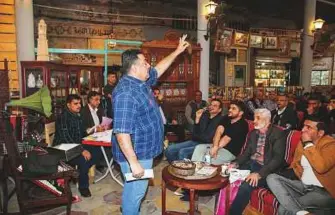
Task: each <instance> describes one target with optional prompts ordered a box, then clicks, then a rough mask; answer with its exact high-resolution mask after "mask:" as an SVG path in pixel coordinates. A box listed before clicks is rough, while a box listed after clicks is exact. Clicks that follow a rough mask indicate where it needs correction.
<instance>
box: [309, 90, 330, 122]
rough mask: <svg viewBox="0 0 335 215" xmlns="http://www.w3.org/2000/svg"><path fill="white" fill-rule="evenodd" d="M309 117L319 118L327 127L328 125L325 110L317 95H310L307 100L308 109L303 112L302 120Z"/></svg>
mask: <svg viewBox="0 0 335 215" xmlns="http://www.w3.org/2000/svg"><path fill="white" fill-rule="evenodd" d="M310 116H312V117H316V118H319V119H320V121H321V122H324V123H326V124H327V125H328V124H329V118H328V113H327V108H325V107H323V106H322V105H321V101H320V98H319V97H318V96H317V95H311V96H310V97H309V98H308V107H307V109H306V110H305V113H304V119H306V118H308V117H310ZM304 121H305V120H304Z"/></svg>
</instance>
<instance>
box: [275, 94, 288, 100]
mask: <svg viewBox="0 0 335 215" xmlns="http://www.w3.org/2000/svg"><path fill="white" fill-rule="evenodd" d="M277 96H285V97H286V98H287V99H288V95H287V94H286V93H278V95H277Z"/></svg>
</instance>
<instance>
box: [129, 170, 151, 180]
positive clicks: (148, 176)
mask: <svg viewBox="0 0 335 215" xmlns="http://www.w3.org/2000/svg"><path fill="white" fill-rule="evenodd" d="M124 176H125V178H126V181H135V180H141V179H147V178H154V171H153V169H145V170H144V175H143V176H142V178H134V177H133V173H131V172H130V173H126V174H124Z"/></svg>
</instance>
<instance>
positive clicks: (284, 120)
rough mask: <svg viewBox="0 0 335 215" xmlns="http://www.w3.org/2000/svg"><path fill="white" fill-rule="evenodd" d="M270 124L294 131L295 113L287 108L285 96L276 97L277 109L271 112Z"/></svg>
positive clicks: (296, 123)
mask: <svg viewBox="0 0 335 215" xmlns="http://www.w3.org/2000/svg"><path fill="white" fill-rule="evenodd" d="M271 115H272V124H274V125H278V126H280V127H282V128H284V129H290V130H291V129H292V130H293V129H296V128H297V126H298V117H297V112H296V111H295V110H293V109H292V108H291V107H289V106H288V97H287V95H278V96H277V109H275V110H273V111H271Z"/></svg>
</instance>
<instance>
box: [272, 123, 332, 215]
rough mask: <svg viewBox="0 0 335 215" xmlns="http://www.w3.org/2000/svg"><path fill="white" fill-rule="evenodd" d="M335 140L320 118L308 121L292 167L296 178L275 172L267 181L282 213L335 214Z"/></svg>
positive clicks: (301, 214)
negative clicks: (328, 133) (289, 177)
mask: <svg viewBox="0 0 335 215" xmlns="http://www.w3.org/2000/svg"><path fill="white" fill-rule="evenodd" d="M334 154H335V139H334V138H332V137H331V136H329V135H327V127H326V125H325V123H323V122H320V119H318V118H315V117H309V118H307V119H306V120H305V122H304V125H303V129H302V135H301V141H300V143H299V144H298V146H297V149H296V151H295V154H294V159H293V162H292V164H291V166H290V168H291V171H294V173H295V176H296V180H291V179H288V178H286V177H283V176H280V175H277V174H271V175H269V176H268V177H267V179H266V181H267V184H268V186H269V187H270V189H271V191H272V193H273V194H274V195H275V196H276V198H277V200H278V201H279V203H280V206H279V209H278V214H280V215H281V214H299V215H303V214H309V213H313V214H314V213H315V214H334V213H335V211H334V210H335V183H334V182H333V180H334V178H335V156H334Z"/></svg>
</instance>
